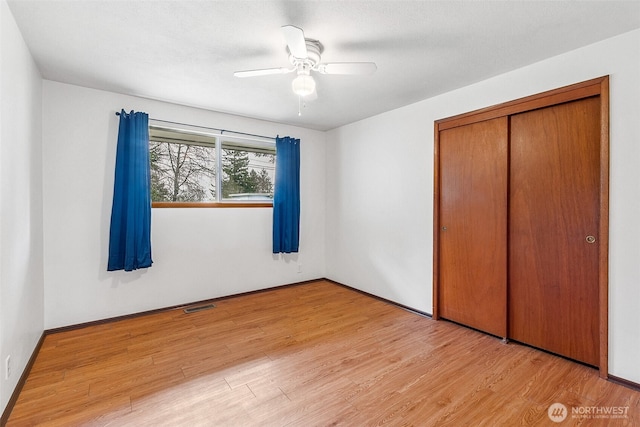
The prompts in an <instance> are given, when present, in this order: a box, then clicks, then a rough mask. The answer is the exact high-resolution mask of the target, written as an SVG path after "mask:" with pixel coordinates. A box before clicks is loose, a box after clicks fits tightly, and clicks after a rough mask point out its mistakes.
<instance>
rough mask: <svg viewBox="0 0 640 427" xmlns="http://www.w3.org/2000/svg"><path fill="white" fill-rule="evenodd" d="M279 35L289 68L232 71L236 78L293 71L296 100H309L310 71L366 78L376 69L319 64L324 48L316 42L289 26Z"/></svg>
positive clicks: (356, 64)
mask: <svg viewBox="0 0 640 427" xmlns="http://www.w3.org/2000/svg"><path fill="white" fill-rule="evenodd" d="M282 34H283V35H284V39H285V41H286V43H287V52H288V53H289V61H290V62H291V64H292V65H293V67H292V68H264V69H260V70H246V71H236V72H235V73H233V75H234V76H236V77H256V76H268V75H272V74H288V73H293V72H295V73H296V74H297V77H296V78H295V79H293V82H292V83H291V88H292V89H293V92H294V93H295V94H296V95H298V96H299V97H304V98H305V99H307V100H312V99H315V98H316V97H317V92H316V82H315V80H314V79H313V76H311V72H312V71H314V72H318V73H320V74H343V75H345V74H346V75H367V74H373V73H374V72H375V71H376V69H377V67H376V64H375V63H373V62H330V63H322V62H320V55H321V54H322V52H323V50H324V48H323V46H322V44H321V43H320V42H319V41H318V40H314V39H307V38H305V37H304V32H303V31H302V29H300V28H298V27H294V26H293V25H285V26H283V27H282Z"/></svg>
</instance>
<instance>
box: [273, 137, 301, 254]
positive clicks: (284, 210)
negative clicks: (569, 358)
mask: <svg viewBox="0 0 640 427" xmlns="http://www.w3.org/2000/svg"><path fill="white" fill-rule="evenodd" d="M299 240H300V140H299V139H294V138H290V137H288V136H286V137H284V138H276V184H275V190H274V194H273V253H274V254H277V253H280V252H284V253H291V252H298V244H299Z"/></svg>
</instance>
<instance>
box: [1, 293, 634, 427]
mask: <svg viewBox="0 0 640 427" xmlns="http://www.w3.org/2000/svg"><path fill="white" fill-rule="evenodd" d="M556 402H558V403H562V404H564V405H565V406H566V407H567V409H568V412H569V415H568V418H567V419H566V420H565V421H564V422H563V423H560V424H555V423H553V422H551V420H550V419H549V417H548V415H547V410H548V408H549V406H550V405H551V404H553V403H556ZM612 406H615V407H628V409H627V410H626V411H627V418H622V419H588V418H587V415H586V414H584V412H585V411H586V409H584V408H603V407H612ZM572 408H578V409H577V410H580V411H582V413H583V414H582V416H583V418H572ZM580 408H582V409H580ZM590 411H593V409H590ZM576 416H578V415H577V414H576ZM383 424H384V425H390V426H400V425H402V426H405V425H415V426H431V425H434V426H435V425H437V426H449V425H450V426H456V427H458V426H465V425H473V426H480V425H482V426H485V425H486V426H518V425H588V426H591V425H603V426H605V425H606V426H611V425H636V426H639V425H640V392H636V391H633V390H631V389H629V388H626V387H623V386H620V385H616V384H613V383H611V382H608V381H605V380H602V379H600V378H599V377H598V372H597V371H596V370H594V369H592V368H588V367H585V366H583V365H579V364H577V363H573V362H570V361H568V360H565V359H562V358H559V357H556V356H553V355H550V354H547V353H544V352H541V351H538V350H535V349H532V348H529V347H525V346H521V345H518V344H502V343H501V342H500V340H498V339H497V338H494V337H490V336H487V335H484V334H482V333H479V332H476V331H473V330H470V329H467V328H464V327H461V326H458V325H455V324H452V323H449V322H446V321H434V320H431V319H429V318H426V317H422V316H419V315H416V314H414V313H410V312H408V311H405V310H402V309H400V308H398V307H395V306H393V305H390V304H387V303H385V302H382V301H379V300H377V299H374V298H370V297H368V296H365V295H363V294H360V293H358V292H355V291H352V290H349V289H347V288H344V287H341V286H338V285H335V284H332V283H329V282H324V281H319V282H314V283H310V284H305V285H300V286H293V287H287V288H281V289H277V290H273V291H268V292H263V293H256V294H251V295H246V296H241V297H236V298H229V299H226V300H222V301H218V302H216V307H215V308H213V309H211V310H208V311H202V312H198V313H193V314H184V313H183V312H182V311H181V310H173V311H169V312H164V313H160V314H154V315H149V316H145V317H139V318H135V319H129V320H123V321H120V322H114V323H109V324H103V325H99V326H92V327H89V328H84V329H79V330H74V331H68V332H61V333H57V334H52V335H48V336H47V337H46V339H45V341H44V344H43V346H42V349H41V351H40V353H39V355H38V357H37V360H36V362H35V365H34V367H33V369H32V371H31V373H30V375H29V378H28V380H27V382H26V384H25V386H24V388H23V390H22V393H21V394H20V396H19V398H18V401H17V403H16V405H15V407H14V410H13V412H12V413H11V416H10V418H9V422H8V426H32V425H50V426H76V425H78V426H79V425H82V426H86V425H91V426H105V425H109V426H189V427H191V426H329V425H343V426H375V425H383Z"/></svg>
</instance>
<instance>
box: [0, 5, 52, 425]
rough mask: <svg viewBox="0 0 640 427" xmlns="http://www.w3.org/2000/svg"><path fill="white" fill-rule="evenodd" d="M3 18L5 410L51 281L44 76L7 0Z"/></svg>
mask: <svg viewBox="0 0 640 427" xmlns="http://www.w3.org/2000/svg"><path fill="white" fill-rule="evenodd" d="M0 20H1V21H0V28H1V35H0V38H1V40H2V49H1V50H0V55H1V64H2V65H1V67H0V80H1V85H0V361H1V362H2V364H1V366H2V369H1V370H0V413H1V412H2V411H4V409H5V407H6V405H7V402H8V401H9V398H10V397H11V394H12V393H13V390H14V389H15V386H16V384H17V382H18V379H19V378H20V375H21V374H22V372H23V371H24V368H25V367H26V364H27V362H28V361H29V358H30V357H31V354H32V352H33V350H34V348H35V346H36V344H37V342H38V339H39V338H40V336H41V335H42V331H43V313H44V303H43V286H44V284H43V283H44V281H43V261H42V79H41V78H40V73H39V71H38V69H37V68H36V65H35V64H34V62H33V59H32V58H31V55H30V54H29V51H28V49H27V47H26V45H25V43H24V40H23V39H22V35H21V34H20V32H19V30H18V27H17V26H16V23H15V21H14V19H13V15H12V14H11V11H10V10H9V8H8V6H7V4H6V2H5V1H4V0H1V1H0ZM9 355H10V356H11V366H12V374H11V376H10V377H9V379H5V369H4V364H5V359H6V357H7V356H9Z"/></svg>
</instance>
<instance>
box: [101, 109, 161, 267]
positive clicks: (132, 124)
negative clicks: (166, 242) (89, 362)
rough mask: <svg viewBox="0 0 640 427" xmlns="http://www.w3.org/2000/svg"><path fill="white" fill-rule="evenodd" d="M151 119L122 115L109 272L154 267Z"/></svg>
mask: <svg viewBox="0 0 640 427" xmlns="http://www.w3.org/2000/svg"><path fill="white" fill-rule="evenodd" d="M152 263H153V261H152V260H151V171H150V166H149V116H148V115H147V114H146V113H141V112H137V113H136V112H133V111H131V113H129V114H127V113H126V112H125V111H124V110H122V111H121V112H120V128H119V130H118V148H117V151H116V171H115V182H114V185H113V205H112V208H111V230H110V233H109V262H108V265H107V270H108V271H114V270H125V271H132V270H136V269H138V268H147V267H151V264H152Z"/></svg>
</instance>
